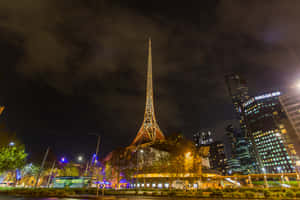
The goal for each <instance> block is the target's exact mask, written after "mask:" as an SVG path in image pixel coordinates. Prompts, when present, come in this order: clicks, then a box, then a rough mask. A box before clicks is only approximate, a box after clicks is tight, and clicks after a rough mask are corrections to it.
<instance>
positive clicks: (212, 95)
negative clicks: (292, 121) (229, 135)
mask: <svg viewBox="0 0 300 200" xmlns="http://www.w3.org/2000/svg"><path fill="white" fill-rule="evenodd" d="M299 6H300V3H297V2H294V3H293V4H292V3H290V2H283V1H280V0H278V1H275V0H274V1H273V0H272V1H268V2H261V1H238V0H230V1H227V0H226V1H225V0H223V1H210V2H199V1H190V2H186V3H185V4H184V5H183V3H182V2H180V3H179V2H174V1H172V2H171V1H165V2H164V3H161V2H160V3H159V2H158V1H151V3H150V4H149V5H146V4H144V3H141V2H140V1H128V2H126V3H124V2H123V1H122V2H121V1H117V0H114V1H90V0H87V1H81V0H73V1H59V0H41V1H38V2H36V1H33V0H28V1H17V0H2V1H1V2H0V36H1V38H0V44H3V45H2V47H1V52H3V53H4V54H3V53H2V55H8V56H6V58H4V64H5V65H7V66H10V67H11V69H9V70H8V69H6V70H5V73H7V74H9V75H8V76H7V77H6V78H5V79H4V80H5V81H7V82H10V81H11V80H13V79H17V80H18V81H15V82H14V83H12V82H10V83H11V86H10V87H9V89H7V88H4V87H3V86H2V87H3V88H2V89H3V90H5V91H6V92H5V94H4V95H3V96H4V97H3V99H4V100H3V101H4V102H5V103H6V104H10V105H11V106H12V107H15V110H14V112H15V113H14V114H13V115H14V116H15V117H11V118H13V120H15V119H17V120H16V121H18V123H16V125H15V126H16V127H14V128H20V127H18V126H19V124H20V123H21V122H20V121H22V119H23V118H26V117H27V118H29V117H28V116H29V114H28V113H30V117H32V118H36V119H37V120H38V119H39V118H43V116H46V115H63V116H64V115H65V117H61V118H59V119H60V120H61V121H64V120H66V122H64V123H65V124H64V123H62V122H60V123H62V124H60V123H59V122H58V121H60V120H54V121H53V119H52V118H51V117H45V120H43V121H41V120H40V121H39V123H40V129H41V130H49V129H51V130H52V129H53V131H54V132H55V131H57V132H60V131H61V130H62V129H65V130H68V131H67V132H71V131H74V129H77V130H78V131H79V130H80V131H82V132H83V131H85V130H99V132H102V134H104V135H105V137H106V143H105V144H104V145H106V147H105V148H107V149H110V148H113V147H116V146H118V145H120V144H122V143H124V141H125V143H127V144H128V143H130V141H131V139H132V138H133V137H134V136H135V134H136V132H137V130H138V128H139V126H140V124H141V122H142V117H143V109H144V102H145V75H146V60H147V37H149V36H151V37H152V39H153V70H154V81H155V82H154V87H155V105H156V110H157V119H158V121H159V124H160V126H161V128H162V130H163V131H164V132H165V133H172V132H183V133H185V134H186V135H191V134H192V133H193V132H195V131H197V130H198V129H200V128H213V127H221V126H223V124H224V123H223V121H225V120H230V119H232V118H233V111H232V107H231V105H230V99H229V98H228V94H227V91H226V86H225V84H224V79H223V77H224V74H226V73H228V72H236V73H239V74H241V75H242V76H244V77H245V78H246V79H248V80H249V86H250V91H251V93H252V94H257V93H260V92H264V91H268V90H273V89H278V88H279V87H285V85H288V84H290V83H291V82H292V81H294V80H295V79H297V77H299V76H300V73H299V67H298V66H299V61H298V59H297V58H298V56H297V55H298V52H299V47H298V46H299V40H298V35H299V34H298V33H299V30H298V29H299V28H298V26H297V21H298V20H299V17H300V16H299V14H298V10H299V9H298V8H299ZM4 44H5V45H4ZM5 53H6V54H5ZM14 72H17V74H15V73H14ZM4 80H3V81H4ZM28 82H29V83H28ZM25 83H26V84H25ZM12 90H13V91H16V93H12V92H11V91H12ZM41 91H45V92H44V93H43V95H44V97H40V96H39V95H40V93H41ZM21 97H23V98H24V99H22V98H21ZM53 99H55V100H53ZM24 101H25V102H27V103H28V105H29V106H30V107H32V110H29V109H28V110H27V111H26V112H25V111H22V109H20V108H22V104H23V102H24ZM53 101H54V102H56V105H55V106H54V105H53V106H49V102H53ZM60 102H62V103H60ZM67 104H70V105H68V106H64V105H67ZM17 105H18V106H17ZM37 105H38V106H37ZM76 106H80V107H82V108H81V109H79V110H78V112H77V113H76V109H75V108H76ZM45 107H50V108H49V109H48V112H46V113H45V114H43V112H42V111H41V109H45ZM17 108H18V109H17ZM25 110H26V109H25ZM74 110H75V111H74ZM10 112H13V111H10ZM66 112H68V113H69V114H65V113H66ZM24 113H25V114H24ZM26 113H27V114H26ZM53 113H55V114H53ZM76 115H78V116H76ZM11 118H10V119H11ZM67 118H68V119H67ZM13 120H12V121H13ZM26 120H27V121H26V123H25V122H22V123H21V124H23V123H24V124H30V118H29V119H26ZM72 120H73V121H72ZM80 120H82V123H75V122H77V121H80ZM56 121H57V123H56ZM67 121H69V122H67ZM71 121H72V123H71ZM10 123H11V124H13V122H10ZM31 123H32V124H34V123H33V122H31ZM24 124H23V125H22V126H24V127H23V128H20V129H21V130H22V134H24V135H26V134H29V135H30V133H29V132H30V131H31V130H32V129H33V127H34V125H24ZM63 124H64V125H63ZM219 130H220V128H218V134H222V133H221V131H219ZM75 132H76V131H74V134H75ZM65 134H66V133H65ZM76 134H80V133H76ZM62 135H63V133H62ZM116 138H117V139H116ZM74 140H75V139H74ZM107 144H109V145H107ZM111 145H112V146H111Z"/></svg>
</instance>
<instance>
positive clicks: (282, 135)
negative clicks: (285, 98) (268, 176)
mask: <svg viewBox="0 0 300 200" xmlns="http://www.w3.org/2000/svg"><path fill="white" fill-rule="evenodd" d="M280 95H281V93H280V92H272V93H267V94H263V95H260V96H256V97H252V98H250V99H249V100H248V101H247V102H245V103H244V104H243V109H244V111H243V112H244V114H245V122H246V124H247V135H248V137H249V138H250V139H251V142H252V146H253V150H254V153H255V158H256V166H257V169H258V170H259V171H260V173H263V169H265V170H266V172H267V173H281V172H287V173H289V172H294V171H295V168H294V163H293V159H292V157H293V156H294V154H295V150H294V147H293V145H292V144H291V141H290V140H289V136H288V133H287V128H286V126H287V125H286V124H285V123H284V122H285V121H286V119H287V116H286V114H285V113H284V111H283V109H282V106H281V104H280V102H279V96H280Z"/></svg>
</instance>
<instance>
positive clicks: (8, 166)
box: [0, 144, 27, 172]
mask: <svg viewBox="0 0 300 200" xmlns="http://www.w3.org/2000/svg"><path fill="white" fill-rule="evenodd" d="M26 157H27V154H26V153H25V148H24V146H23V145H14V146H9V145H8V144H7V145H6V146H4V145H3V146H0V172H4V171H11V170H16V169H20V168H22V167H23V166H24V165H25V162H26Z"/></svg>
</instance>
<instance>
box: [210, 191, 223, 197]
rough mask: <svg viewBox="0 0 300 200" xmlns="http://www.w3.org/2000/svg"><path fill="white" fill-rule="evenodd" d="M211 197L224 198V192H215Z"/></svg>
mask: <svg viewBox="0 0 300 200" xmlns="http://www.w3.org/2000/svg"><path fill="white" fill-rule="evenodd" d="M209 196H210V197H223V192H222V191H220V190H215V191H213V192H212V193H210V194H209Z"/></svg>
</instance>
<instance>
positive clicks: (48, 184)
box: [47, 160, 56, 188]
mask: <svg viewBox="0 0 300 200" xmlns="http://www.w3.org/2000/svg"><path fill="white" fill-rule="evenodd" d="M55 162H56V160H54V162H53V164H52V167H51V172H50V176H49V178H48V183H47V187H48V188H49V186H50V181H51V177H52V173H53V170H54V167H55Z"/></svg>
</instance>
